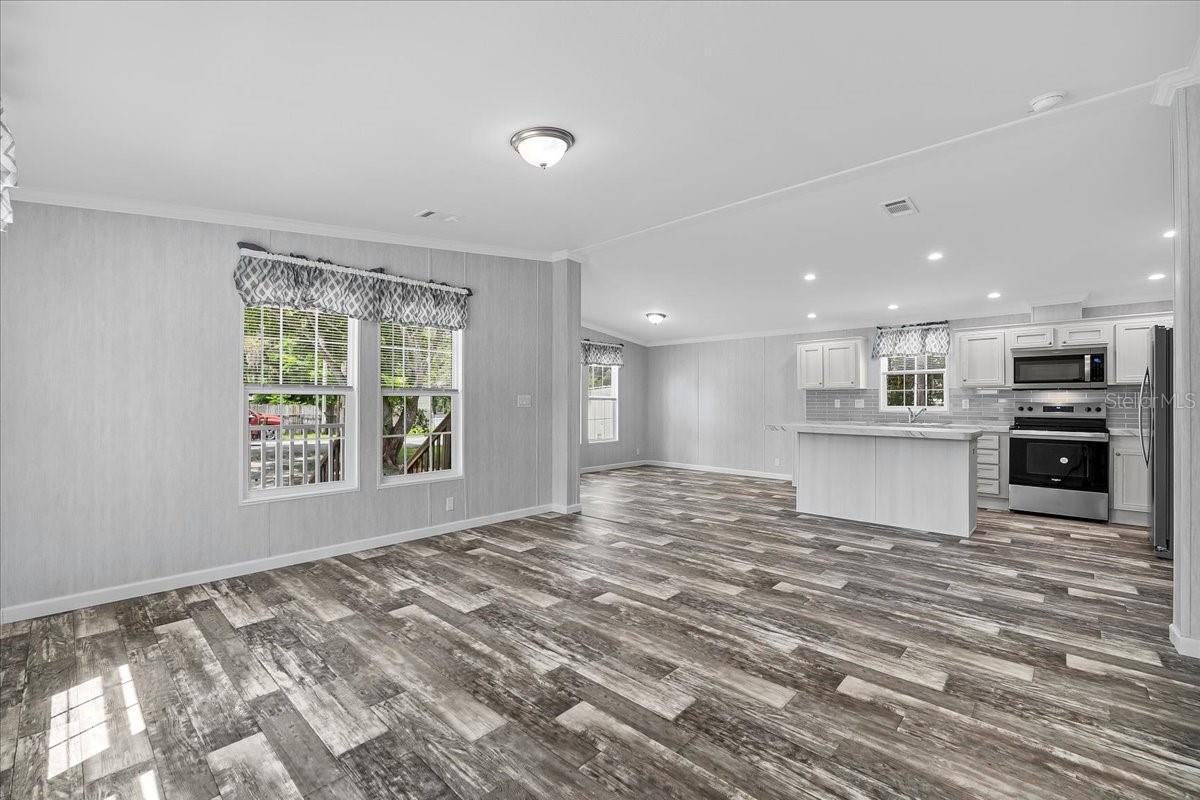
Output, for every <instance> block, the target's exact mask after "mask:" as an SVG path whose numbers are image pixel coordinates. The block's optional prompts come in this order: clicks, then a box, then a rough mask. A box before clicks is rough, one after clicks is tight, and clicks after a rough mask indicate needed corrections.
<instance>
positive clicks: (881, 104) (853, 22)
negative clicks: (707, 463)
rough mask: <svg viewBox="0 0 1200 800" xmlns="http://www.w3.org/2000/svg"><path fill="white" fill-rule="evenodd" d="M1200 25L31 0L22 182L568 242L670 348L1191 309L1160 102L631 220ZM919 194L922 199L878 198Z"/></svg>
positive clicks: (695, 8) (1000, 110)
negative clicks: (658, 318)
mask: <svg viewBox="0 0 1200 800" xmlns="http://www.w3.org/2000/svg"><path fill="white" fill-rule="evenodd" d="M1198 21H1200V11H1198V4H1197V3H1194V2H1187V3H1162V2H1130V3H1113V4H1099V3H1037V4H1033V3H1030V4H1024V3H1020V4H1017V3H896V2H885V3H879V4H866V3H836V4H835V3H829V4H826V3H808V4H791V5H784V4H754V3H735V4H687V5H684V4H669V3H637V4H633V3H479V4H475V3H439V4H422V3H412V4H388V5H385V4H381V3H350V2H342V3H302V4H288V5H284V4H274V3H245V2H239V3H228V4H223V3H206V4H193V3H129V4H113V3H79V4H76V3H27V2H9V1H7V0H6V2H4V3H3V4H2V5H0V76H2V80H3V86H2V88H3V93H4V100H5V107H6V121H7V122H8V124H9V126H10V128H12V130H13V132H14V134H15V136H16V137H17V144H18V155H19V165H20V168H21V180H22V187H23V188H22V190H21V191H20V192H18V193H17V194H16V197H17V199H21V197H26V198H27V199H35V200H36V199H44V200H45V199H55V198H57V199H60V200H61V199H64V198H76V199H78V200H79V202H81V203H84V202H87V201H89V199H90V201H92V202H96V203H99V201H100V199H104V200H105V202H107V203H108V205H109V206H114V205H119V204H120V202H125V203H127V204H129V205H130V206H131V207H132V206H135V205H136V206H137V207H141V208H147V207H161V208H164V209H165V208H168V207H192V208H207V209H220V210H223V211H228V212H238V213H244V214H255V215H264V216H271V217H279V218H287V219H292V220H300V221H309V222H314V223H325V224H329V225H337V226H343V227H346V228H356V229H363V230H371V231H378V232H381V233H385V234H390V235H394V236H400V237H406V236H407V237H413V238H416V237H422V238H438V239H448V240H454V241H457V242H460V243H462V244H463V245H464V246H468V247H476V248H479V249H486V250H492V251H496V250H501V251H510V252H524V253H531V254H540V255H546V254H549V253H551V252H555V251H562V250H571V251H575V252H578V253H579V254H580V255H581V257H583V258H584V260H585V262H586V266H585V278H584V297H583V305H584V308H583V312H584V318H585V319H586V320H588V321H589V322H592V323H593V324H596V325H599V326H601V327H606V328H608V329H612V330H617V331H621V332H624V333H626V334H628V335H631V336H632V337H634V338H636V339H640V340H648V341H665V340H669V339H680V338H692V337H704V336H720V335H729V334H736V333H745V332H750V331H765V330H776V329H787V330H794V329H799V328H804V327H806V326H809V325H816V326H817V327H818V328H820V329H828V328H831V327H835V326H837V325H841V324H847V325H849V324H871V323H874V322H878V321H880V320H881V319H884V318H890V317H885V315H886V314H887V312H886V311H884V310H883V307H884V306H886V304H887V303H888V302H893V301H894V302H897V303H900V304H901V310H900V311H899V312H897V313H896V314H894V315H892V316H894V317H897V318H906V319H908V318H918V317H919V318H925V317H930V316H936V317H942V316H959V315H962V314H970V313H992V312H1003V311H1008V310H1013V309H1014V308H1016V307H1017V306H1020V307H1021V308H1022V309H1024V308H1027V307H1028V304H1029V302H1031V301H1036V300H1039V299H1044V298H1055V297H1060V296H1066V295H1071V296H1075V297H1078V296H1083V295H1087V297H1088V299H1089V300H1091V301H1095V302H1107V301H1111V300H1127V299H1133V298H1140V297H1162V296H1167V294H1168V293H1169V286H1163V285H1162V284H1161V283H1160V284H1155V285H1148V284H1146V282H1145V281H1144V273H1146V272H1149V271H1151V270H1152V269H1160V268H1163V267H1165V266H1166V264H1167V263H1168V261H1169V258H1170V247H1169V244H1167V245H1165V246H1164V244H1163V241H1162V240H1161V239H1159V238H1158V235H1159V233H1161V229H1162V228H1164V227H1167V226H1169V224H1170V217H1171V206H1170V176H1169V173H1168V166H1169V159H1170V152H1169V133H1168V129H1167V122H1166V115H1165V112H1164V111H1163V110H1162V109H1158V108H1155V107H1152V106H1150V105H1149V102H1148V100H1149V89H1148V88H1143V89H1140V90H1137V91H1131V92H1128V93H1124V94H1119V95H1117V96H1115V97H1111V98H1108V99H1101V100H1098V101H1096V102H1094V103H1090V104H1086V103H1085V104H1084V105H1082V106H1078V105H1076V106H1075V107H1072V106H1070V105H1069V106H1067V107H1066V108H1064V109H1063V110H1062V111H1059V112H1054V113H1053V114H1052V115H1050V116H1045V117H1042V118H1036V119H1032V120H1029V121H1028V122H1026V123H1023V124H1017V125H1012V126H1010V127H1007V128H1004V129H1002V130H999V131H995V132H993V133H989V134H985V135H981V136H977V137H974V138H970V139H968V140H966V141H964V142H961V143H958V144H955V145H949V146H946V147H940V148H936V149H933V150H929V151H926V152H925V153H923V154H920V155H916V156H911V157H907V158H904V159H899V160H894V161H891V162H888V163H886V164H884V165H880V166H874V167H870V168H867V169H863V170H859V171H855V172H853V173H851V174H850V175H848V176H844V177H841V178H834V179H830V180H824V181H817V182H816V183H815V184H811V185H808V186H804V187H801V188H798V189H795V190H792V191H788V192H784V193H781V194H777V195H774V196H773V197H771V198H768V199H765V200H761V201H756V202H752V203H746V204H743V205H740V206H737V207H735V208H733V209H729V210H726V211H722V212H719V213H715V214H709V215H706V216H702V217H699V218H697V219H694V220H691V221H687V222H682V223H679V224H675V225H668V226H667V227H663V228H659V229H657V230H654V231H652V232H648V233H644V234H642V235H636V236H630V234H635V233H637V232H639V231H644V230H646V229H647V228H652V227H654V226H660V225H663V224H664V223H670V222H672V221H674V220H678V219H680V218H683V217H687V216H689V215H695V214H700V213H703V212H706V211H708V210H710V209H714V208H717V207H720V206H725V205H727V204H730V203H735V202H738V201H741V200H744V199H746V198H749V197H753V196H755V195H759V194H763V193H766V192H772V191H775V190H778V189H781V188H783V187H788V186H794V185H796V184H802V183H805V182H810V181H814V180H815V179H820V178H822V177H823V176H828V175H830V174H833V173H838V172H839V171H842V170H847V169H853V168H855V167H859V166H861V165H864V164H869V163H871V162H875V161H877V160H880V159H885V158H888V157H890V156H894V155H896V154H900V153H905V152H908V151H912V150H917V149H920V148H924V147H928V146H930V145H934V144H936V143H939V142H944V141H946V140H949V139H953V138H955V137H960V136H965V135H968V134H972V133H975V132H978V131H981V130H984V129H989V128H992V127H994V126H997V125H1003V124H1005V123H1009V122H1012V121H1014V120H1018V119H1021V118H1022V117H1023V116H1024V110H1025V103H1026V101H1027V100H1028V99H1029V98H1030V97H1032V96H1033V95H1035V94H1039V93H1041V92H1044V91H1047V90H1049V89H1057V88H1062V89H1066V90H1068V91H1069V92H1070V93H1071V100H1072V102H1073V103H1075V104H1079V103H1080V102H1082V101H1087V100H1089V99H1092V98H1098V97H1102V96H1105V95H1109V94H1111V93H1113V92H1120V91H1121V90H1125V89H1128V88H1129V87H1134V86H1139V85H1143V84H1146V83H1148V82H1150V81H1153V80H1154V79H1155V78H1156V77H1157V76H1158V75H1160V74H1162V73H1164V72H1168V71H1170V70H1174V69H1177V68H1179V67H1182V66H1184V65H1185V64H1186V63H1187V61H1188V57H1189V55H1190V54H1191V51H1192V48H1193V46H1194V45H1195V42H1196V38H1197V32H1198V28H1197V25H1198ZM534 124H553V125H560V126H563V127H567V128H569V129H571V130H572V131H574V133H575V134H576V135H577V136H578V139H579V142H578V145H577V146H576V148H575V149H573V150H572V151H571V152H570V153H569V154H568V155H567V157H566V158H565V159H564V160H563V161H562V163H560V164H559V165H558V166H557V167H555V168H554V169H552V170H550V171H547V172H545V173H542V172H539V171H537V170H535V169H534V168H532V167H529V166H528V165H526V164H525V163H524V162H522V161H520V160H519V159H518V158H517V156H516V155H515V154H514V153H513V152H512V151H511V150H510V149H509V148H508V145H507V140H508V137H509V136H510V135H511V133H512V132H513V131H514V130H516V129H518V128H521V127H525V126H528V125H534ZM903 194H911V195H913V196H914V197H915V198H916V199H917V202H918V203H919V204H920V206H921V208H922V212H923V213H922V214H921V215H920V216H918V217H907V218H901V219H886V218H884V217H883V216H882V213H881V212H880V211H879V209H878V207H877V206H878V203H879V202H881V201H883V200H888V199H892V198H893V197H896V196H899V195H903ZM422 208H433V209H439V210H443V211H448V212H455V213H458V214H460V215H461V216H462V217H463V221H462V222H459V223H454V224H450V223H444V222H436V221H433V222H430V221H418V220H416V219H414V218H413V216H412V215H413V213H414V212H415V211H417V210H418V209H422ZM18 224H19V223H18ZM622 237H624V238H622ZM614 239H615V240H618V241H615V242H614V241H613V240H614ZM605 243H608V244H605ZM934 246H936V247H939V248H941V249H943V250H945V251H946V254H947V257H946V260H945V261H943V262H941V264H940V265H938V266H937V268H936V269H931V265H929V264H927V263H926V262H925V261H924V259H923V255H924V253H925V252H927V251H928V250H929V249H931V248H932V247H934ZM810 268H811V269H813V270H814V271H816V272H818V273H819V274H820V275H821V279H820V280H818V281H816V282H814V283H813V284H807V285H802V284H803V282H802V281H800V280H799V274H800V273H802V272H803V271H804V270H806V269H810ZM1163 283H1165V282H1163ZM993 285H994V286H995V288H997V289H999V290H1001V291H1004V292H1005V297H1004V298H1003V299H1002V300H1001V301H1000V302H999V303H987V302H986V301H981V300H980V297H981V295H982V293H983V292H986V291H987V290H988V289H991V288H993ZM651 307H658V308H662V309H663V310H666V311H667V312H668V313H670V314H671V318H670V320H668V322H667V323H666V324H664V325H663V326H662V327H661V328H657V329H651V328H650V326H648V325H647V324H646V323H645V322H644V321H643V320H641V318H640V315H641V314H642V313H643V312H644V311H646V310H650V308H651ZM810 307H811V308H810ZM808 310H813V311H816V312H817V313H818V314H820V316H819V317H818V319H817V320H815V321H813V322H811V323H810V322H809V321H808V320H806V319H804V317H803V314H804V313H805V312H806V311H808Z"/></svg>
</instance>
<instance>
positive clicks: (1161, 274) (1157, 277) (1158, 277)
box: [1146, 272, 1167, 281]
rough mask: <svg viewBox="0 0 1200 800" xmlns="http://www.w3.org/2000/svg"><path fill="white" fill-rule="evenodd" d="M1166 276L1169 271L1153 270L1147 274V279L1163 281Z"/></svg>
mask: <svg viewBox="0 0 1200 800" xmlns="http://www.w3.org/2000/svg"><path fill="white" fill-rule="evenodd" d="M1165 277H1167V273H1165V272H1152V273H1151V274H1149V275H1147V276H1146V280H1151V281H1161V280H1162V279H1163V278H1165Z"/></svg>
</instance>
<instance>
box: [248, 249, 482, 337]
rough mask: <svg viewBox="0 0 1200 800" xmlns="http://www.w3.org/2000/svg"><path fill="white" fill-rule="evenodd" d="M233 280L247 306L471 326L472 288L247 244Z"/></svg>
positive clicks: (437, 325) (449, 327)
mask: <svg viewBox="0 0 1200 800" xmlns="http://www.w3.org/2000/svg"><path fill="white" fill-rule="evenodd" d="M233 283H234V285H235V286H236V287H237V290H238V294H239V295H241V297H242V302H243V303H245V304H246V305H247V306H262V305H273V306H285V307H287V308H297V309H302V310H314V309H315V310H317V311H326V312H329V313H332V314H345V315H347V316H350V317H354V318H356V319H365V320H371V321H373V322H396V323H399V324H401V325H420V326H427V327H430V328H442V329H444V330H452V331H453V330H460V329H462V328H465V327H467V298H468V297H470V295H471V290H470V289H463V288H459V287H457V286H447V285H445V284H441V283H433V282H430V281H419V280H414V279H412V278H401V277H397V276H395V275H387V274H385V273H384V272H383V271H382V270H365V269H356V268H353V267H343V266H341V265H338V264H333V263H330V262H326V261H310V260H309V259H307V258H303V257H300V256H291V255H281V254H279V253H269V252H267V251H265V250H259V249H256V248H254V247H247V246H243V247H242V248H241V250H240V257H239V258H238V264H237V268H236V269H235V270H234V272H233Z"/></svg>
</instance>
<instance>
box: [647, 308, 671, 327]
mask: <svg viewBox="0 0 1200 800" xmlns="http://www.w3.org/2000/svg"><path fill="white" fill-rule="evenodd" d="M666 318H667V315H666V314H664V313H662V312H661V311H651V312H650V313H649V314H647V315H646V319H648V320H650V324H651V325H662V323H663V320H664V319H666Z"/></svg>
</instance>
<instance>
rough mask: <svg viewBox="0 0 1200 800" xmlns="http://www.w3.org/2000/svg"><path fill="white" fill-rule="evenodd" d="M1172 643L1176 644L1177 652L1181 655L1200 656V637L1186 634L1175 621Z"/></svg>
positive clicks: (1172, 627) (1172, 625) (1172, 630)
mask: <svg viewBox="0 0 1200 800" xmlns="http://www.w3.org/2000/svg"><path fill="white" fill-rule="evenodd" d="M1171 644H1173V645H1175V650H1176V652H1178V653H1179V655H1181V656H1189V657H1191V658H1200V639H1192V638H1189V637H1187V636H1184V635H1183V634H1182V633H1180V632H1179V628H1176V627H1175V623H1174V622H1172V623H1171Z"/></svg>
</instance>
